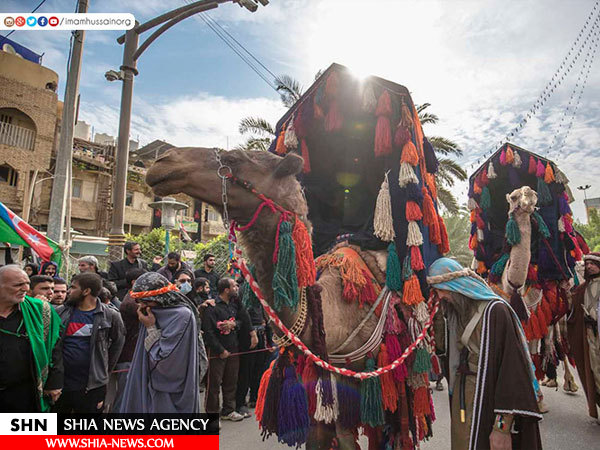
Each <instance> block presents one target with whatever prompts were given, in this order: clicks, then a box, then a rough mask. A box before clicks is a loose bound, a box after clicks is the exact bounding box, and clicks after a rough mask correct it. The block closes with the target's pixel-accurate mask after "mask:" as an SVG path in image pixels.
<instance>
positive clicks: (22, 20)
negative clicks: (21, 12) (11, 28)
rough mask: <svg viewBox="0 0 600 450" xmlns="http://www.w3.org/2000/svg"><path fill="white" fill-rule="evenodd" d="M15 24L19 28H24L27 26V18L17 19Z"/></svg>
mask: <svg viewBox="0 0 600 450" xmlns="http://www.w3.org/2000/svg"><path fill="white" fill-rule="evenodd" d="M15 24H16V25H17V26H18V27H22V26H24V25H25V17H23V16H19V17H17V18H16V19H15Z"/></svg>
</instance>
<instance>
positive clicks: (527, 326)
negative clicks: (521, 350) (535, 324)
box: [521, 320, 533, 342]
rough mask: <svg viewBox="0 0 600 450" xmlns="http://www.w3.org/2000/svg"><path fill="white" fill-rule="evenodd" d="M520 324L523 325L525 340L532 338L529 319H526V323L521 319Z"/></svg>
mask: <svg viewBox="0 0 600 450" xmlns="http://www.w3.org/2000/svg"><path fill="white" fill-rule="evenodd" d="M521 325H522V326H523V332H524V333H525V339H527V342H529V341H531V340H532V339H533V333H532V331H531V321H530V320H528V321H527V323H525V321H524V320H522V321H521Z"/></svg>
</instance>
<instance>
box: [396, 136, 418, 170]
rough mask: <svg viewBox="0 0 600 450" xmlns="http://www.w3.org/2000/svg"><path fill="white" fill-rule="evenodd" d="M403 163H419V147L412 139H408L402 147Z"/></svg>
mask: <svg viewBox="0 0 600 450" xmlns="http://www.w3.org/2000/svg"><path fill="white" fill-rule="evenodd" d="M400 162H401V163H408V164H410V165H411V166H416V165H417V164H419V154H418V153H417V147H415V144H413V143H412V141H408V142H407V143H406V144H404V147H403V148H402V156H401V157H400Z"/></svg>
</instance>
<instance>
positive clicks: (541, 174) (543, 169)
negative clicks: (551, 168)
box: [535, 159, 546, 178]
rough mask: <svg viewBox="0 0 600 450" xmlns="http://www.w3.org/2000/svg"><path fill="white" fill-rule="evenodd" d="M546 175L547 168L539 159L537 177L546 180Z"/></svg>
mask: <svg viewBox="0 0 600 450" xmlns="http://www.w3.org/2000/svg"><path fill="white" fill-rule="evenodd" d="M544 175H546V167H545V166H544V163H543V162H542V160H541V159H538V162H537V166H536V168H535V176H536V177H538V178H544Z"/></svg>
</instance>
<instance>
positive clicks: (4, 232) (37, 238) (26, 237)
mask: <svg viewBox="0 0 600 450" xmlns="http://www.w3.org/2000/svg"><path fill="white" fill-rule="evenodd" d="M0 242H9V243H11V244H16V245H24V246H25V247H31V249H32V250H33V251H35V252H36V253H37V254H38V255H39V257H40V258H41V259H42V261H54V262H55V263H57V264H58V268H59V269H60V266H61V259H62V253H61V251H60V247H59V246H58V244H57V243H56V242H54V241H53V240H52V239H49V238H47V237H46V236H44V235H43V234H42V233H40V232H39V231H37V230H36V229H35V228H33V227H32V226H31V225H29V224H28V223H27V222H25V221H24V220H23V219H21V218H20V217H19V216H17V215H16V214H15V213H14V212H12V211H11V210H10V209H8V208H7V207H6V206H5V205H4V203H2V202H0Z"/></svg>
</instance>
